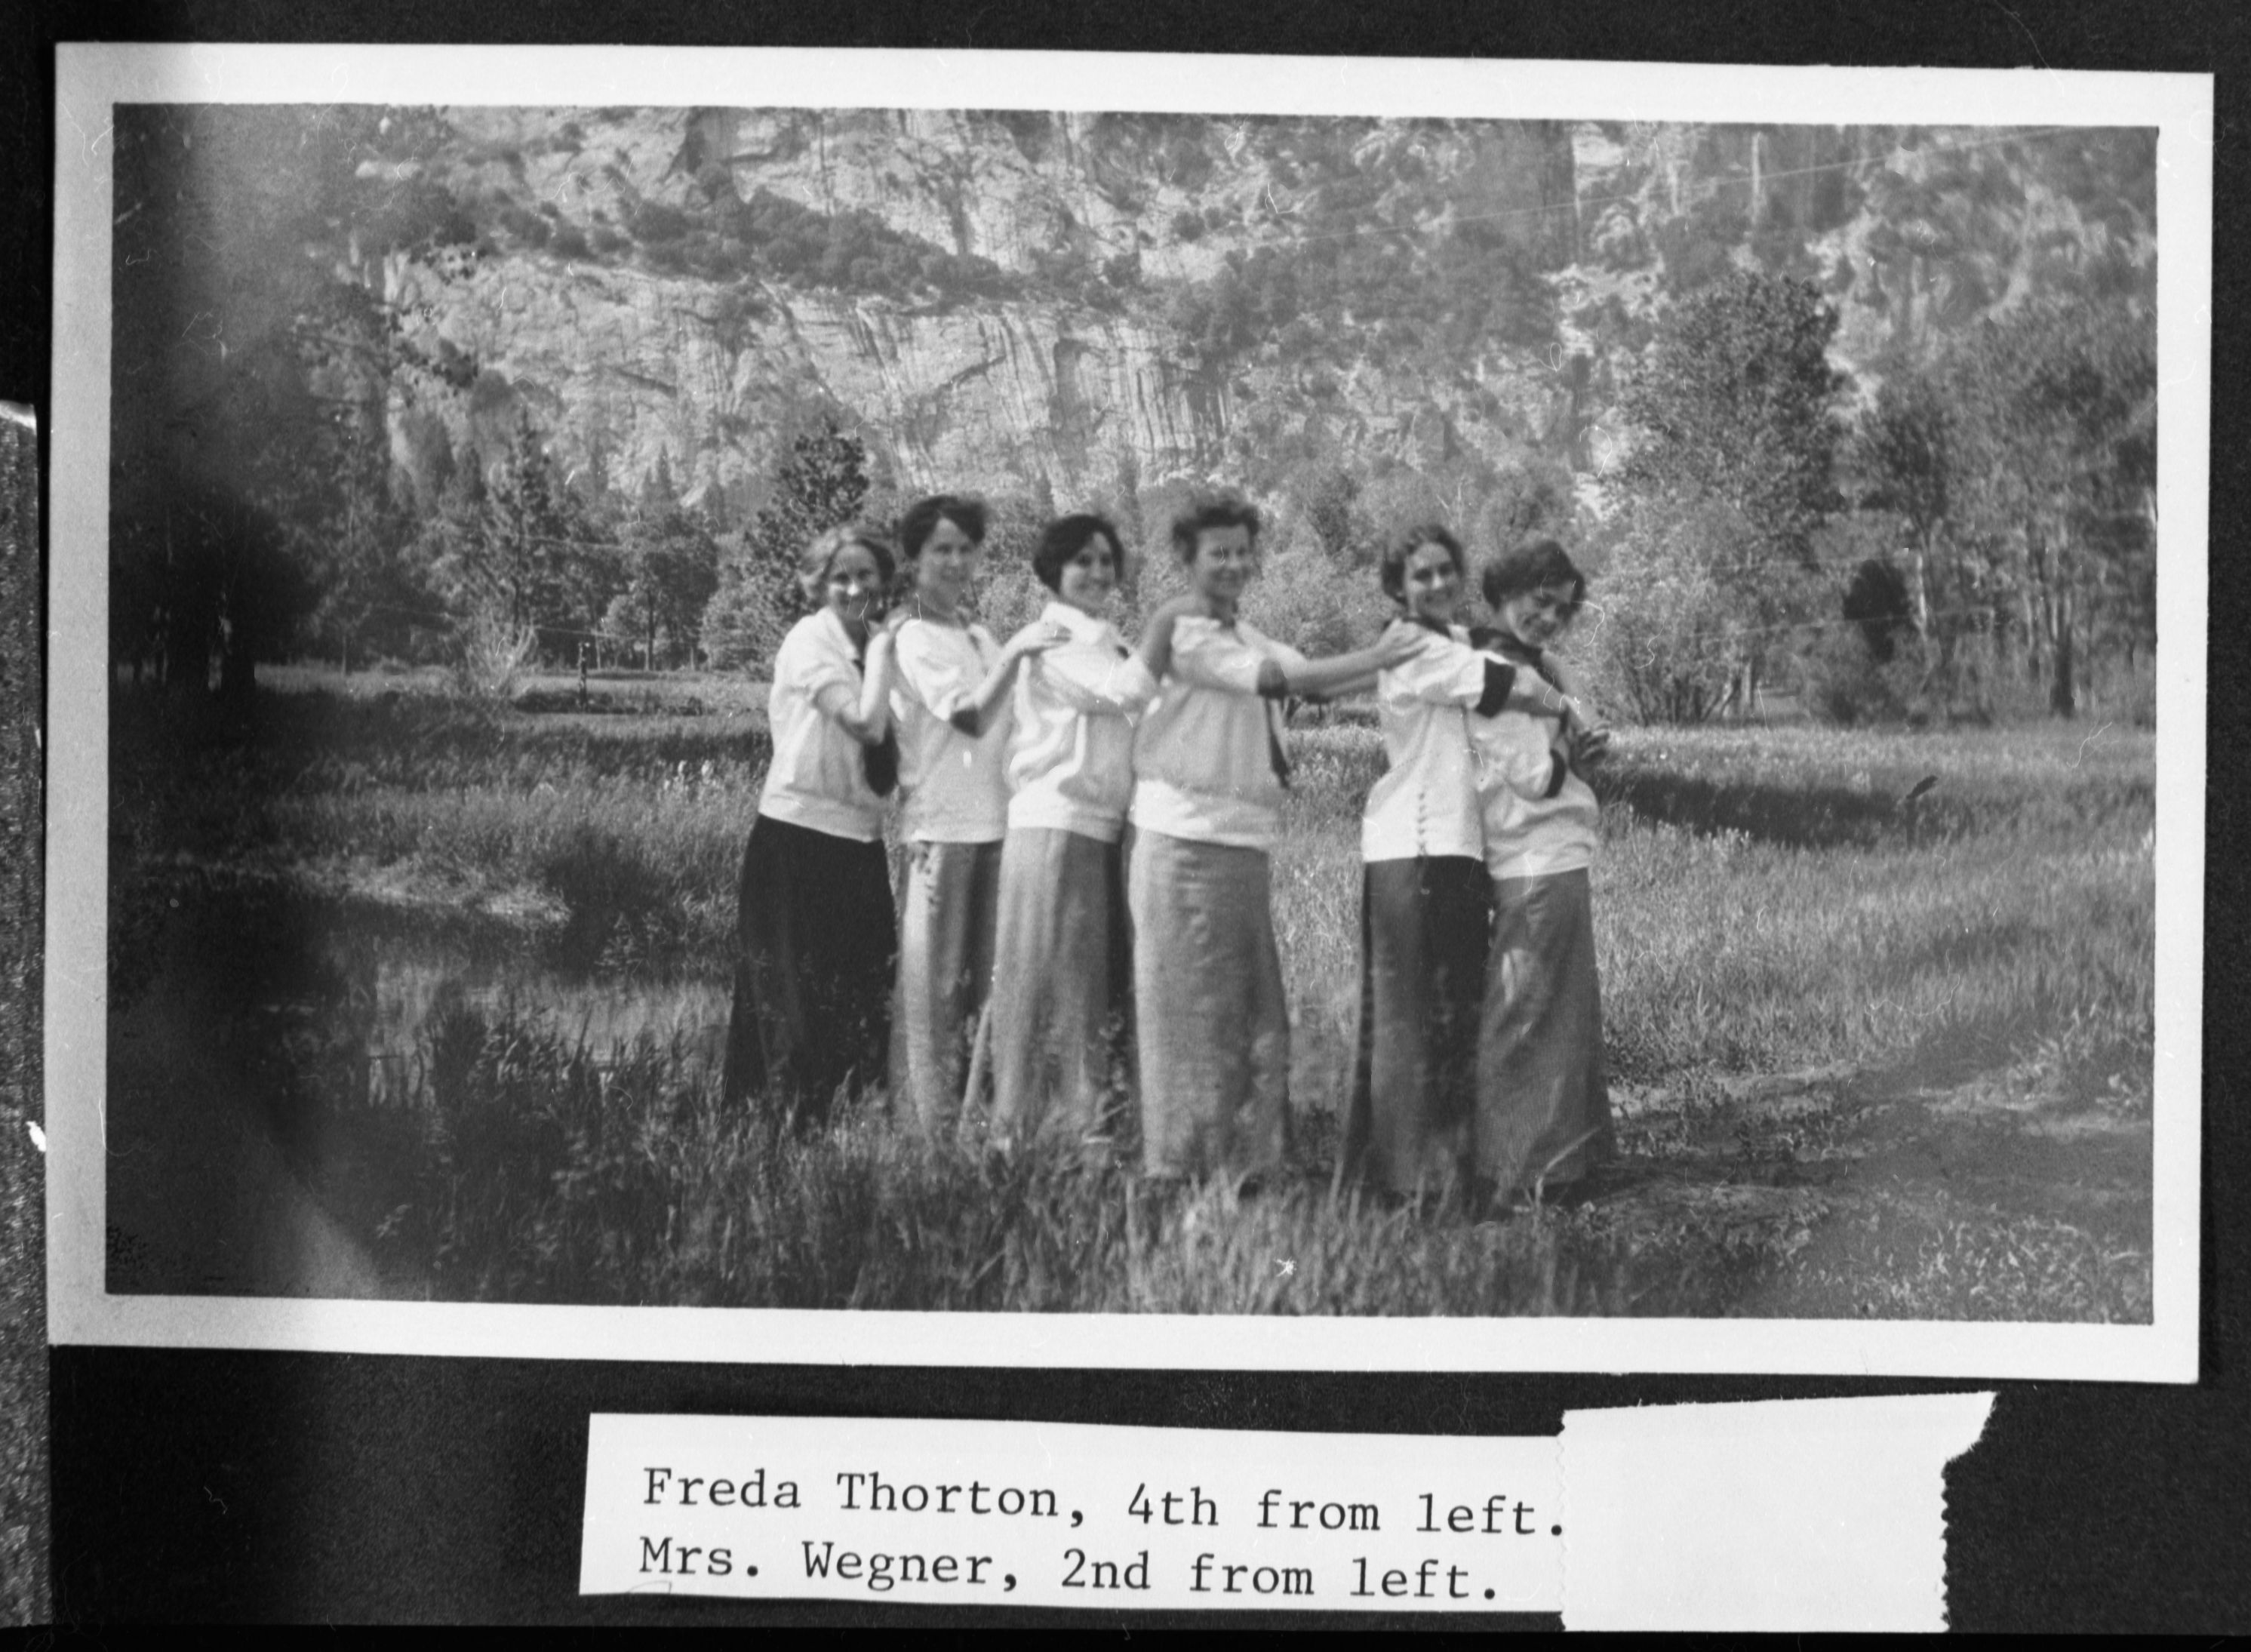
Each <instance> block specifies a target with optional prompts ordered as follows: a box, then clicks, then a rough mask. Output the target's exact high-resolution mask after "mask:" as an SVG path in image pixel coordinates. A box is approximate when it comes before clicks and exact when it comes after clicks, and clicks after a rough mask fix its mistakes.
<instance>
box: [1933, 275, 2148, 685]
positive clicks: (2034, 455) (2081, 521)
mask: <svg viewBox="0 0 2251 1652" xmlns="http://www.w3.org/2000/svg"><path fill="white" fill-rule="evenodd" d="M1948 368H1949V371H1948V373H1947V385H1948V388H1949V391H1950V393H1951V395H1952V398H1953V399H1954V401H1955V404H1956V406H1957V407H1958V408H1959V409H1961V413H1962V417H1961V427H1962V432H1961V441H1960V446H1959V451H1960V455H1961V462H1960V464H1959V466H1958V469H1957V475H1958V477H1959V479H1960V482H1961V484H1962V486H1961V489H1960V492H1961V493H1962V496H1963V497H1962V500H1961V505H1960V510H1959V514H1960V515H1961V516H1962V517H1963V518H1964V521H1965V524H1966V525H1967V527H1968V530H1969V531H1970V533H1971V534H1973V535H1974V536H1975V537H1976V538H1977V541H1978V542H1979V543H1980V544H1982V545H1985V546H1987V547H1989V548H1990V549H1989V552H1988V553H1989V554H1990V555H1991V556H1992V557H1993V558H1994V559H1995V560H1996V561H1997V562H1998V563H1999V564H2000V565H2001V566H2003V567H2005V569H2006V570H2007V572H2008V573H2009V575H2010V576H2011V583H2012V586H2013V587H2014V595H2015V601H2016V606H2017V614H2018V620H2019V625H2020V627H2021V629H2022V634H2023V635H2024V637H2025V638H2026V642H2028V644H2029V645H2030V650H2031V656H2032V657H2031V663H2032V665H2033V669H2034V670H2038V671H2040V672H2041V673H2042V674H2043V675H2045V676H2046V677H2047V684H2048V709H2049V710H2050V711H2053V712H2054V713H2055V714H2056V715H2057V716H2059V717H2069V716H2072V715H2073V714H2074V712H2075V711H2077V709H2078V704H2079V661H2080V652H2081V647H2082V645H2083V644H2085V643H2086V642H2088V641H2089V640H2090V637H2091V635H2092V633H2093V630H2094V626H2093V621H2095V620H2096V619H2097V618H2100V617H2102V616H2103V614H2104V611H2105V610H2106V609H2108V610H2120V611H2123V612H2124V613H2125V614H2127V615H2128V616H2129V617H2128V620H2127V625H2126V635H2127V636H2128V637H2130V638H2132V639H2136V640H2139V639H2141V638H2142V637H2143V636H2144V635H2146V636H2147V637H2149V638H2150V639H2151V640H2154V615H2153V614H2151V615H2150V618H2149V621H2148V630H2147V631H2146V632H2144V627H2143V624H2142V623H2141V622H2140V619H2139V616H2140V615H2141V614H2143V613H2144V612H2145V611H2146V610H2145V609H2144V599H2143V595H2142V593H2144V591H2146V590H2148V589H2150V588H2151V586H2152V582H2153V580H2154V577H2155V554H2156V497H2157V339H2156V329H2155V326H2154V325H2153V323H2152V322H2151V318H2150V317H2149V316H2148V315H2147V314H2146V312H2144V311H2143V310H2142V309H2140V307H2139V306H2138V305H2133V304H2123V303H2113V304H2101V305H2089V304H2083V303H2075V302H2073V303H2040V304H2032V305H2027V306H2025V307H2023V308H2022V309H2019V310H2018V311H2016V312H2015V313H2013V314H2012V315H2011V316H2009V317H2008V318H2007V319H2005V320H2004V321H1998V322H1987V323H1984V324H1982V325H1981V326H1980V327H1979V328H1978V329H1977V331H1976V332H1975V333H1973V334H1972V335H1971V336H1970V337H1969V338H1968V339H1967V340H1966V341H1964V344H1962V345H1961V346H1959V347H1957V350H1956V351H1954V352H1952V354H1951V356H1950V360H1949V363H1948Z"/></svg>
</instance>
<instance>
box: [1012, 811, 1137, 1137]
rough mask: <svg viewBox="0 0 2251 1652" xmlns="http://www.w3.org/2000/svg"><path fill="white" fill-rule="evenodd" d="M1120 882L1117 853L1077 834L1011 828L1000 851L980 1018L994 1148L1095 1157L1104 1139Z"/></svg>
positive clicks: (1114, 1089) (1121, 921)
mask: <svg viewBox="0 0 2251 1652" xmlns="http://www.w3.org/2000/svg"><path fill="white" fill-rule="evenodd" d="M1122 873H1123V867H1122V866H1121V864H1120V862H1119V847H1118V845H1117V844H1115V843H1104V842H1102V841H1101V840H1100V839H1099V838H1095V837H1087V836H1082V835H1081V834H1079V833H1077V832H1069V831H1060V830H1056V829H1049V828H1046V827H1026V826H1019V827H1012V828H1011V829H1009V832H1008V839H1007V841H1006V842H1005V843H1003V844H1002V846H1001V916H1000V926H999V929H1000V933H999V940H998V942H997V947H996V951H995V953H994V968H993V999H992V1004H991V1007H990V1008H989V1009H988V1010H987V1017H988V1018H989V1020H990V1021H991V1024H992V1050H993V1055H992V1061H993V1117H992V1131H993V1135H994V1138H995V1139H997V1140H1001V1141H1011V1142H1023V1141H1029V1140H1030V1139H1032V1138H1033V1137H1035V1136H1038V1135H1050V1136H1055V1137H1058V1138H1061V1139H1065V1140H1069V1141H1073V1142H1079V1143H1082V1144H1084V1145H1085V1146H1086V1147H1088V1148H1090V1149H1094V1150H1096V1151H1100V1150H1102V1149H1104V1148H1105V1147H1106V1146H1107V1144H1108V1142H1109V1141H1110V1139H1111V1137H1112V1135H1113V1133H1114V1130H1115V1127H1116V1123H1117V1121H1116V1119H1115V1117H1114V1116H1113V1114H1114V1107H1113V1100H1114V1098H1116V1097H1117V1096H1118V1095H1119V1083H1118V1079H1119V1076H1122V1075H1119V1074H1117V1073H1116V1072H1115V1069H1116V1068H1117V1067H1119V1065H1122V1063H1121V1061H1120V1059H1119V1058H1120V1056H1121V1054H1122V1033H1123V1030H1124V1029H1123V1025H1122V1024H1123V1022H1124V1019H1125V1016H1124V1008H1125V1006H1124V1003H1123V1000H1124V996H1125V995H1124V992H1123V989H1124V987H1125V982H1124V981H1123V980H1121V979H1119V978H1118V977H1119V975H1121V974H1123V973H1125V971H1124V970H1122V969H1118V968H1116V966H1118V965H1119V964H1122V963H1123V960H1122V959H1119V958H1118V956H1117V954H1118V951H1119V943H1120V942H1122V941H1124V939H1125V936H1124V935H1123V934H1122V933H1120V932H1122V930H1123V929H1124V927H1125V913H1124V911H1123V902H1124V895H1125V891H1124V886H1123V877H1122Z"/></svg>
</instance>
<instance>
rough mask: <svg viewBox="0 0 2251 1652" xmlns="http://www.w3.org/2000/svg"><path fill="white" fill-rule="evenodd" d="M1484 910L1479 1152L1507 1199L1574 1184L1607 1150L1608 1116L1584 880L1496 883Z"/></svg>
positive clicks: (1580, 875) (1590, 910) (1569, 875)
mask: <svg viewBox="0 0 2251 1652" xmlns="http://www.w3.org/2000/svg"><path fill="white" fill-rule="evenodd" d="M1609 1150H1610V1093H1609V1090H1608V1088H1607V1087H1606V1086H1605V1084H1604V1081H1603V1000H1602V987H1601V984H1600V982H1598V981H1597V979H1596V974H1595V922H1594V907H1593V905H1592V902H1591V900H1590V895H1589V887H1588V880H1587V874H1586V872H1585V871H1569V872H1559V873H1556V874H1555V875H1554V876H1552V877H1546V878H1494V879H1493V952H1492V954H1491V956H1490V960H1489V961H1488V962H1487V964H1486V988H1485V1027H1484V1031H1483V1034H1482V1036H1481V1038H1480V1041H1479V1050H1478V1122H1477V1153H1478V1164H1479V1170H1480V1172H1481V1173H1482V1174H1484V1175H1485V1176H1487V1177H1491V1178H1492V1180H1493V1186H1494V1190H1495V1191H1496V1192H1497V1193H1499V1194H1500V1195H1501V1196H1503V1197H1506V1196H1508V1195H1510V1194H1513V1193H1517V1192H1520V1191H1532V1190H1539V1189H1541V1188H1543V1187H1544V1188H1546V1189H1549V1190H1552V1189H1554V1188H1556V1187H1559V1186H1562V1185H1564V1184H1567V1183H1571V1182H1575V1181H1576V1180H1578V1179H1579V1178H1580V1177H1582V1176H1583V1175H1584V1174H1585V1173H1586V1172H1587V1171H1588V1170H1590V1169H1591V1168H1592V1167H1593V1166H1594V1165H1595V1163H1597V1162H1598V1161H1599V1160H1601V1159H1602V1158H1603V1156H1605V1155H1607V1153H1608V1152H1609Z"/></svg>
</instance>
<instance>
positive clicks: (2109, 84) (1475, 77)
mask: <svg viewBox="0 0 2251 1652" xmlns="http://www.w3.org/2000/svg"><path fill="white" fill-rule="evenodd" d="M56 71H57V73H56V89H57V101H56V170H55V200H56V206H55V312H54V373H53V402H52V469H51V486H50V499H51V510H50V514H49V522H50V538H49V543H50V564H49V570H50V571H49V633H48V660H47V664H48V679H47V680H48V700H47V739H46V758H47V780H48V798H47V834H46V843H47V847H48V857H47V866H46V913H47V934H46V974H45V982H46V985H45V1074H46V1108H45V1115H46V1116H45V1129H46V1135H47V1141H48V1157H47V1170H48V1175H47V1189H48V1191H47V1232H48V1301H47V1324H48V1333H49V1339H50V1341H51V1342H52V1343H58V1344H109V1345H137V1346H161V1347H181V1348H230V1349H263V1350H309V1351H330V1352H369V1353H398V1354H418V1355H461V1356H479V1357H537V1358H566V1359H626V1360H681V1361H711V1362H730V1363H777V1364H838V1365H861V1364H869V1365H902V1364H904V1365H932V1366H1011V1367H1017V1366H1029V1367H1049V1366H1052V1367H1063V1368H1070V1367H1117V1368H1139V1369H1189V1368H1192V1369H1210V1370H1271V1371H1585V1372H1596V1371H1604V1372H1620V1373H1624V1372H1681V1373H1691V1372H1693V1373H1714V1374H1720V1373H1726V1374H1745V1373H1756V1374H1763V1375H1800V1374H1821V1375H1850V1376H1862V1377H1945V1378H2051V1379H2073V1380H2101V1381H2144V1382H2148V1381H2155V1382H2176V1383H2178V1382H2192V1381H2194V1380H2195V1378H2196V1376H2197V1353H2198V1306H2199V1231H2200V1230H2199V1222H2200V1209H2199V1197H2200V1189H2199V1158H2200V1143H2201V1118H2200V1111H2201V1090H2202V1082H2201V1081H2202V1008H2203V958H2204V888H2205V878H2204V849H2205V829H2204V812H2203V797H2204V791H2205V774H2206V767H2205V736H2206V730H2205V718H2206V707H2205V690H2206V589H2207V585H2206V580H2207V528H2208V501H2207V486H2208V477H2209V453H2210V434H2211V424H2210V420H2211V407H2210V377H2211V319H2212V317H2211V290H2212V207H2213V199H2212V185H2213V154H2212V109H2213V80H2212V77H2210V76H2209V75H2204V74H2134V73H2102V72H2050V71H2029V70H2008V71H1996V70H1960V69H1936V70H1933V69H1891V68H1833V67H1822V68H1811V67H1809V68H1787V67H1768V66H1676V65H1666V64H1646V63H1638V64H1605V63H1576V62H1534V61H1506V62H1500V61H1492V62H1488V61H1476V60H1466V59H1355V58H1285V57H1222V56H1170V55H1161V54H1143V53H1091V52H1089V53H1071V52H973V51H910V50H896V49H880V50H854V49H828V48H823V49H815V50H800V49H774V48H648V49H641V48H620V47H613V46H600V47H592V46H559V47H522V46H444V47H437V46H331V45H289V46H244V45H64V46H61V47H59V50H58V53H57V65H56ZM119 103H128V104H140V103H233V104H250V103H293V104H320V103H363V104H365V103H382V104H413V105H432V104H434V105H441V106H442V105H488V106H490V105H501V106H521V107H531V108H567V107H573V106H587V107H618V106H634V105H638V106H647V107H660V106H668V105H692V106H719V107H731V108H971V107H973V108H1017V109H1028V110H1042V111H1044V110H1055V109H1083V110H1113V111H1119V112H1132V111H1149V112H1167V113H1178V112H1204V113H1213V114H1224V115H1391V116H1409V115H1415V116H1452V117H1458V118H1486V119H1497V120H1559V119H1570V120H1578V119H1591V118H1603V117H1608V118H1621V117H1630V118H1632V119H1634V120H1640V121H1742V120H1743V119H1746V118H1749V116H1750V115H1752V114H1754V113H1755V115H1756V119H1757V120H1758V121H1761V122H1774V123H1797V124H1808V125H1823V126H1840V125H1852V124H1859V123H1864V122H1865V123H1878V122H1882V123H1917V124H1930V125H1944V126H1954V127H1959V126H1964V125H1971V124H1974V125H1992V126H1997V127H2001V126H2010V127H2026V126H2057V125H2062V126H2104V127H2144V128H2156V129H2157V133H2158V140H2157V222H2158V225H2159V226H2160V227H2159V235H2160V240H2161V246H2160V253H2159V256H2158V260H2157V316H2158V384H2159V418H2158V425H2157V437H2158V471H2157V473H2158V477H2159V501H2160V508H2159V522H2160V529H2159V566H2160V569H2161V577H2160V579H2159V580H2158V583H2157V609H2158V628H2159V631H2160V634H2161V635H2162V636H2163V638H2164V642H2163V645H2162V647H2161V649H2160V650H2159V652H2158V656H2157V833H2156V843H2155V858H2156V900H2157V949H2156V950H2157V955H2156V982H2155V989H2156V1021H2157V1025H2156V1062H2155V1074H2154V1165H2153V1172H2154V1177H2155V1186H2154V1189H2153V1193H2154V1203H2153V1215H2152V1267H2153V1281H2152V1283H2153V1290H2152V1307H2151V1314H2152V1317H2151V1322H2150V1323H2148V1324H2146V1325H2078V1324H2018V1323H2010V1324H1991V1323H1973V1322H1951V1321H1948V1322H1935V1321H1913V1322H1903V1321H1881V1322H1865V1321H1808V1320H1637V1319H1594V1318H1585V1319H1582V1318H1569V1319H1562V1318H1556V1319H1550V1318H1530V1319H1524V1318H1507V1319H1453V1318H1449V1319H1422V1318H1381V1319H1340V1318H1326V1317H1323V1318H1312V1317H1308V1318H1274V1317H1269V1316H1254V1315H1045V1314H1042V1315H1032V1314H1009V1315H991V1314H969V1313H960V1314H942V1313H889V1312H874V1311H860V1310H823V1311H810V1310H790V1309H768V1308H596V1307H583V1308H582V1307H534V1306H527V1305H519V1304H491V1303H480V1304H465V1303H435V1302H392V1301H334V1300H312V1299H303V1298H280V1297H276V1298H244V1297H204V1296H163V1295H108V1294H107V1290H106V1287H105V1277H104V1267H105V1254H106V1247H105V1232H106V1229H105V1222H104V1216H105V1210H106V1200H107V1194H106V1187H105V1169H106V1162H107V1155H106V1151H105V1136H106V1115H107V1107H106V1100H105V1088H104V1086H105V1071H106V1063H107V983H106V975H107V894H106V891H107V852H108V830H107V827H108V788H109V767H108V689H109V680H108V672H107V617H106V614H107V576H106V570H107V566H108V563H107V520H108V508H107V503H108V502H107V494H108V475H109V464H108V450H109V384H110V290H111V265H110V247H111V240H110V231H111V214H112V207H111V196H112V189H111V162H112V159H113V145H112V143H111V141H110V139H111V132H112V125H111V112H112V108H113V107H114V105H116V104H119Z"/></svg>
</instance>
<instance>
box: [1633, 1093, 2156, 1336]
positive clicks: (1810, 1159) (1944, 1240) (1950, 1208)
mask: <svg viewBox="0 0 2251 1652" xmlns="http://www.w3.org/2000/svg"><path fill="white" fill-rule="evenodd" d="M1617 1101H1618V1114H1619V1140H1620V1154H1619V1157H1618V1159H1617V1163H1616V1166H1615V1168H1614V1170H1613V1174H1612V1177H1611V1181H1610V1191H1609V1192H1608V1193H1607V1194H1606V1195H1605V1197H1603V1199H1602V1200H1601V1201H1600V1202H1599V1207H1598V1208H1599V1214H1598V1215H1596V1216H1594V1218H1593V1219H1596V1220H1597V1221H1599V1222H1600V1223H1601V1224H1602V1225H1604V1226H1606V1227H1608V1228H1610V1230H1612V1231H1614V1232H1617V1234H1618V1235H1619V1236H1620V1237H1621V1238H1623V1239H1626V1240H1627V1242H1628V1243H1629V1244H1632V1243H1633V1242H1634V1241H1635V1240H1637V1239H1638V1240H1639V1241H1641V1243H1640V1244H1639V1246H1638V1249H1640V1250H1641V1251H1643V1253H1645V1256H1646V1257H1647V1258H1648V1259H1649V1260H1651V1261H1652V1262H1656V1261H1657V1260H1658V1259H1659V1257H1660V1256H1662V1255H1663V1254H1664V1253H1666V1252H1667V1251H1668V1250H1669V1251H1671V1252H1672V1253H1673V1256H1672V1258H1671V1261H1672V1263H1673V1265H1675V1266H1677V1267H1684V1268H1687V1269H1689V1270H1692V1271H1693V1270H1697V1269H1700V1270H1701V1273H1702V1278H1701V1279H1700V1280H1698V1281H1680V1280H1679V1279H1677V1278H1674V1279H1666V1278H1664V1277H1663V1273H1664V1269H1663V1265H1662V1264H1659V1266H1658V1267H1657V1268H1656V1270H1655V1271H1656V1272H1657V1274H1659V1279H1660V1285H1659V1288H1667V1289H1670V1290H1672V1291H1675V1292H1680V1291H1685V1292H1686V1293H1687V1295H1690V1296H1692V1297H1693V1296H1700V1297H1702V1298H1703V1299H1704V1305H1703V1306H1701V1307H1700V1308H1698V1309H1697V1310H1696V1311H1699V1312H1704V1313H1719V1314H1728V1315H1751V1316H1757V1317H1770V1318H1797V1319H1852V1318H1909V1319H2008V1320H2123V1321H2146V1320H2147V1318H2148V1316H2149V1313H2150V1270H2151V1256H2150V1251H2151V1237H2150V1236H2151V1133H2150V1124H2149V1120H2148V1118H2147V1116H2146V1114H2145V1113H2144V1114H2141V1115H2140V1116H2137V1115H2136V1114H2135V1113H2134V1112H2133V1111H2132V1110H2131V1109H2127V1108H2117V1109H2109V1108H2104V1107H2091V1106H2086V1105H2072V1104H2067V1103H2065V1102H2062V1101H2061V1100H2056V1099H2054V1098H2052V1097H2047V1098H2044V1097H2042V1096H2040V1094H2039V1093H2038V1091H2037V1086H2033V1085H2028V1084H2027V1083H2026V1082H2025V1079H2024V1076H2023V1075H2021V1074H2015V1073H1988V1074H1984V1075H1980V1076H1979V1077H1977V1078H1976V1079H1971V1080H1969V1081H1967V1082H1964V1083H1959V1084H1956V1085H1953V1086H1947V1087H1943V1088H1917V1087H1908V1086H1900V1085H1898V1084H1896V1083H1893V1084H1887V1083H1885V1082H1883V1081H1881V1080H1880V1079H1875V1078H1873V1077H1871V1076H1869V1075H1864V1074H1853V1073H1848V1072H1814V1073H1799V1074H1789V1075H1773V1076H1765V1077H1759V1078H1755V1079H1734V1080H1724V1081H1717V1082H1714V1084H1712V1085H1710V1086H1707V1087H1705V1088H1704V1089H1702V1090H1701V1091H1700V1093H1695V1094H1690V1095H1684V1094H1678V1093H1635V1092H1632V1091H1631V1090H1627V1091H1624V1092H1623V1093H1621V1094H1620V1095H1619V1096H1618V1098H1617Z"/></svg>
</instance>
